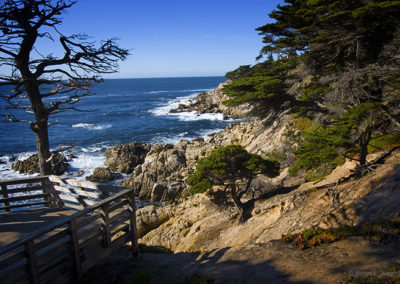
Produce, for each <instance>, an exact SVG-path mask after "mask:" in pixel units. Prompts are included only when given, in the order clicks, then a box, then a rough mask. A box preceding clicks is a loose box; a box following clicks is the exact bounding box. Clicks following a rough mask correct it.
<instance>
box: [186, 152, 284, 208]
mask: <svg viewBox="0 0 400 284" xmlns="http://www.w3.org/2000/svg"><path fill="white" fill-rule="evenodd" d="M257 174H265V175H268V176H270V177H273V176H276V175H278V174H279V163H278V162H277V161H275V160H271V159H263V158H262V157H261V156H259V155H257V154H250V153H249V152H247V151H246V149H244V148H243V147H242V146H240V145H228V146H221V147H218V148H216V149H214V150H213V151H212V152H211V153H210V155H209V156H208V157H205V158H202V159H200V160H199V161H198V163H197V167H196V171H195V172H193V173H192V174H191V175H190V176H189V177H188V178H187V180H186V183H187V184H189V185H191V186H192V187H191V188H190V191H191V192H192V193H199V192H204V191H205V190H206V189H209V188H211V187H212V186H213V185H222V186H225V187H226V188H225V190H226V189H229V190H230V195H231V197H232V199H233V201H234V203H235V205H236V206H237V208H238V209H240V210H243V208H244V203H243V202H242V201H241V198H242V196H243V195H244V194H246V193H249V191H250V184H251V181H252V179H253V178H254V177H255V176H256V175H257ZM239 180H246V185H245V186H242V187H238V186H237V182H238V181H239Z"/></svg>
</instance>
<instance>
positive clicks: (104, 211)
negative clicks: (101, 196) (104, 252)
mask: <svg viewBox="0 0 400 284" xmlns="http://www.w3.org/2000/svg"><path fill="white" fill-rule="evenodd" d="M101 227H102V231H103V243H104V246H105V247H109V246H110V245H111V231H110V214H109V203H106V204H104V205H103V206H102V207H101Z"/></svg>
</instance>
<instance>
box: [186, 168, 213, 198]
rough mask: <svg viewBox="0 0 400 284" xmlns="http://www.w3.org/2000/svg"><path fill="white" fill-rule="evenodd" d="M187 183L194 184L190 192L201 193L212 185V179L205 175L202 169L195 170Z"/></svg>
mask: <svg viewBox="0 0 400 284" xmlns="http://www.w3.org/2000/svg"><path fill="white" fill-rule="evenodd" d="M186 183H187V184H189V185H192V187H191V188H190V189H189V191H190V193H192V194H195V193H201V192H204V191H205V190H207V189H209V188H211V187H212V183H211V182H210V180H209V179H208V178H206V177H204V176H203V173H202V172H201V171H195V172H194V173H192V174H191V175H190V176H189V177H188V178H187V179H186Z"/></svg>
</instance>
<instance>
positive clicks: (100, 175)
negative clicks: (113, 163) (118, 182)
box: [86, 168, 122, 182]
mask: <svg viewBox="0 0 400 284" xmlns="http://www.w3.org/2000/svg"><path fill="white" fill-rule="evenodd" d="M121 176H122V175H121V174H118V173H113V172H112V171H110V170H109V169H106V168H95V169H94V171H93V174H92V175H90V176H88V177H86V179H87V180H90V181H92V182H108V181H112V180H114V179H116V178H119V177H121Z"/></svg>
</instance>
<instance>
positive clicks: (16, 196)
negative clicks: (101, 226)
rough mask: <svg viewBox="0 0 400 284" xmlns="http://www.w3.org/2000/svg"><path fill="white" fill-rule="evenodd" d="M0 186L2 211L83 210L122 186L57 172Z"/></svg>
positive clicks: (0, 206)
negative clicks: (39, 208) (58, 174)
mask: <svg viewBox="0 0 400 284" xmlns="http://www.w3.org/2000/svg"><path fill="white" fill-rule="evenodd" d="M0 186H1V192H0V193H1V195H2V197H1V198H0V212H1V211H4V210H5V211H7V212H12V211H14V210H15V209H17V208H28V207H32V206H34V207H57V208H62V207H65V208H71V209H77V210H81V209H83V208H85V207H88V206H90V205H93V204H95V203H96V202H98V201H100V200H102V199H104V198H106V197H108V196H109V195H110V194H111V193H115V192H119V191H120V190H121V188H120V187H114V186H109V185H101V184H97V183H93V182H89V181H81V180H74V179H62V178H60V177H58V176H46V177H33V178H27V179H14V180H7V181H0ZM1 204H3V205H1Z"/></svg>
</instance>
